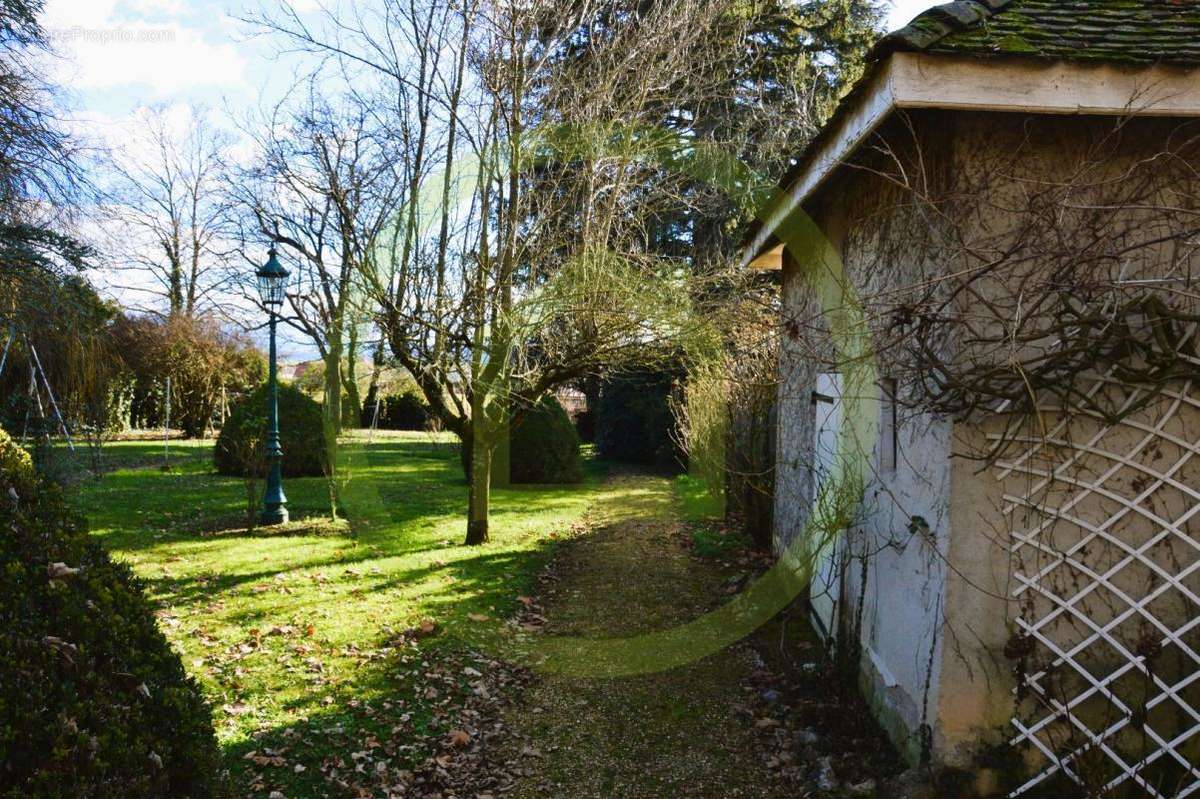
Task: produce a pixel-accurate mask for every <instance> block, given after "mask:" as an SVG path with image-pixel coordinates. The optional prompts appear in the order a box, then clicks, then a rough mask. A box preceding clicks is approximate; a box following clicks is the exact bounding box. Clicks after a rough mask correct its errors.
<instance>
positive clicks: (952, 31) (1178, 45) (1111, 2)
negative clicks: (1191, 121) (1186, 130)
mask: <svg viewBox="0 0 1200 799" xmlns="http://www.w3.org/2000/svg"><path fill="white" fill-rule="evenodd" d="M898 50H901V51H921V52H927V53H948V54H959V55H979V56H985V55H1005V54H1013V55H1023V56H1029V55H1036V56H1042V57H1045V58H1055V59H1066V60H1091V61H1125V62H1141V63H1148V62H1166V63H1178V64H1200V0H1067V2H1063V1H1062V0H958V1H957V2H954V3H948V4H947V5H944V6H938V7H936V8H932V9H930V10H929V11H926V12H925V13H923V14H921V15H920V16H918V17H917V18H916V19H914V20H913V21H912V22H911V23H909V25H908V26H907V27H904V28H901V29H900V30H898V31H896V32H894V33H892V34H889V35H888V36H885V37H884V38H883V39H881V40H880V42H879V44H877V45H876V46H875V49H874V50H873V56H874V58H876V59H879V58H883V57H885V56H887V55H888V54H890V53H893V52H896V51H898Z"/></svg>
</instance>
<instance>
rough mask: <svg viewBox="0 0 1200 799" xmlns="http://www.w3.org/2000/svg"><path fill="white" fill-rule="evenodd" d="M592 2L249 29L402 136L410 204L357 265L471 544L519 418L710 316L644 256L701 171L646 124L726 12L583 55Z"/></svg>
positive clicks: (447, 7)
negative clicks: (418, 400) (448, 438)
mask: <svg viewBox="0 0 1200 799" xmlns="http://www.w3.org/2000/svg"><path fill="white" fill-rule="evenodd" d="M601 5H603V4H593V3H579V4H574V5H566V6H564V5H562V4H556V3H552V2H549V0H536V1H535V2H532V3H526V4H521V5H519V6H518V5H515V4H507V3H504V4H502V3H492V2H475V3H467V4H453V3H445V2H439V1H438V0H429V1H428V2H422V3H417V2H400V0H384V2H381V3H379V4H376V5H372V6H370V7H368V8H367V9H360V10H358V11H356V12H355V13H353V14H346V13H339V12H338V11H337V10H327V11H326V12H325V16H324V19H323V21H322V22H320V23H312V22H311V21H310V20H311V18H302V17H301V16H300V15H298V14H296V13H294V12H293V11H292V10H291V9H290V7H288V6H287V5H286V4H285V5H282V6H281V7H280V8H279V10H278V12H277V13H275V14H274V15H268V16H267V17H264V18H261V19H259V20H257V23H258V24H259V25H260V26H262V27H263V28H265V29H266V30H269V31H272V32H275V33H276V34H280V35H282V36H284V37H286V40H287V41H288V43H289V45H290V46H292V47H299V48H301V49H307V50H309V51H312V52H315V53H319V54H322V55H324V56H327V57H329V58H330V61H331V63H334V64H336V65H337V66H338V67H339V68H340V69H341V70H342V73H343V74H344V75H347V76H351V75H352V76H354V80H353V85H354V87H355V91H356V92H359V93H361V94H364V95H365V94H367V93H370V97H371V101H370V103H369V105H370V107H371V108H373V109H375V116H376V119H377V121H378V125H379V128H380V130H382V131H385V132H386V135H387V136H388V137H389V139H390V140H391V141H393V142H394V145H395V146H394V149H395V152H396V158H395V169H396V172H397V182H398V184H399V185H401V186H402V187H403V188H404V196H403V198H402V199H403V204H402V205H401V208H400V210H399V212H398V213H397V214H396V216H395V217H394V220H393V222H394V223H393V224H392V225H391V226H390V227H389V228H388V229H387V230H386V231H382V232H381V235H380V236H379V237H378V239H377V242H376V248H375V253H376V257H375V258H373V259H369V260H367V261H365V262H364V263H363V266H364V267H367V268H365V269H362V270H360V275H361V278H362V281H363V288H364V290H365V291H366V292H367V294H368V295H369V297H370V299H371V301H372V303H373V304H375V305H377V307H378V320H377V322H378V325H379V327H380V330H381V332H382V334H383V336H384V338H385V339H386V341H387V342H388V346H389V348H390V350H391V353H392V356H393V357H394V359H395V360H396V361H397V362H398V363H399V364H400V365H402V366H404V367H405V368H406V369H407V370H408V371H409V372H411V373H412V374H413V376H414V378H415V379H416V381H417V383H418V385H419V386H420V387H421V389H422V391H423V393H424V395H425V397H426V399H427V400H428V402H429V403H430V405H431V407H432V409H433V412H434V414H435V415H436V416H437V417H438V419H439V420H440V421H441V422H442V424H443V425H444V426H445V428H446V429H448V430H451V431H453V432H454V433H456V434H457V435H458V436H459V437H460V439H461V440H462V441H463V444H464V451H465V452H467V453H469V455H470V463H469V466H470V468H469V471H470V478H471V494H470V510H469V522H468V534H467V541H468V543H472V544H475V543H481V542H483V541H486V540H487V536H488V506H489V499H490V497H489V491H490V485H491V474H492V470H493V457H494V454H495V453H497V452H501V453H502V452H503V443H504V440H505V438H506V435H505V432H506V429H507V428H506V423H507V420H508V419H509V417H510V416H511V414H512V413H514V412H517V413H519V412H520V410H521V408H522V407H525V406H526V405H527V404H528V403H531V402H533V401H536V399H538V398H539V397H540V396H541V395H543V394H544V393H545V392H548V391H550V390H553V389H554V388H555V387H557V386H559V385H562V384H564V383H567V382H570V381H572V380H576V379H579V378H580V377H583V376H586V375H588V374H592V373H594V372H596V371H597V370H599V369H601V368H620V367H622V366H630V365H633V364H636V363H644V362H646V361H653V360H655V359H658V358H661V357H664V355H666V354H668V353H674V352H677V351H678V350H680V349H685V348H686V347H687V341H688V340H689V338H690V337H691V336H692V334H694V333H696V334H701V333H702V331H703V330H706V329H707V328H708V320H707V319H706V318H705V315H704V314H703V313H695V309H696V305H697V303H698V302H701V301H702V300H699V299H698V298H701V297H703V296H704V294H705V292H703V291H701V290H698V287H697V286H696V285H695V284H694V283H692V282H691V280H690V278H689V273H688V270H687V269H682V270H681V269H680V268H679V267H680V266H682V264H681V263H680V262H679V260H678V259H675V258H671V257H665V258H664V257H663V255H662V254H661V253H660V252H658V251H656V249H655V247H654V241H655V237H656V234H657V232H658V224H659V222H660V220H661V219H662V218H663V215H664V214H663V211H664V209H666V208H675V207H678V205H679V204H680V203H681V202H683V203H686V202H687V199H686V195H685V192H684V190H683V189H684V187H685V186H686V185H687V184H688V183H689V182H692V181H694V180H695V179H696V178H695V177H694V176H691V177H688V176H687V175H686V170H680V169H678V168H676V169H674V170H672V169H669V168H665V167H666V165H667V164H669V163H670V162H671V161H672V159H683V158H686V157H687V156H686V153H685V152H684V150H685V149H686V148H680V147H674V143H676V137H674V136H672V135H670V134H669V132H668V134H667V135H664V136H657V135H646V132H645V131H644V130H642V126H643V125H646V124H650V125H653V124H655V123H657V122H658V121H659V120H661V119H662V109H663V105H664V103H670V102H675V101H677V100H678V97H677V96H675V95H671V94H664V92H673V91H684V90H681V89H679V88H678V87H679V86H680V85H682V86H685V87H696V89H695V90H697V91H700V90H701V89H700V88H699V87H702V86H704V85H705V84H706V81H705V80H704V79H703V77H701V78H700V79H696V80H693V79H692V76H693V75H694V74H695V73H696V72H697V69H696V65H697V64H705V63H707V61H706V59H707V58H708V56H711V55H712V53H711V52H708V50H706V48H712V47H713V46H714V45H713V42H714V39H713V37H712V36H710V35H707V33H711V31H712V29H713V25H714V24H715V21H716V20H717V19H719V18H720V17H721V14H722V12H723V11H724V10H725V5H724V4H722V3H700V2H687V3H681V4H660V5H657V6H656V7H655V8H653V9H651V10H650V11H648V12H647V13H646V14H645V15H639V14H631V15H625V16H620V17H618V18H615V19H613V20H610V24H612V25H614V26H616V27H617V28H619V29H620V30H619V35H616V36H613V37H610V38H609V39H608V40H606V41H605V42H603V43H601V42H597V44H596V46H595V47H596V49H595V52H594V53H592V54H591V57H589V58H585V59H566V58H564V57H563V54H564V53H565V52H567V51H568V50H569V49H570V47H569V44H570V42H572V41H574V40H575V39H576V38H577V37H578V36H579V34H580V31H581V30H583V29H584V27H585V26H587V25H588V24H590V22H591V21H592V20H591V15H594V14H595V13H596V11H597V9H598V8H599V7H600V6H601ZM699 72H700V73H701V75H702V76H703V73H704V70H703V69H700V70H699ZM368 87H369V88H368ZM691 90H692V89H686V91H691ZM593 95H594V96H595V98H596V99H595V100H594V102H593V101H592V100H591V99H590V98H591V97H592V96H593ZM660 133H661V131H660ZM672 147H674V152H673V153H672V152H668V151H670V150H672ZM581 178H582V179H581ZM500 469H501V470H502V471H503V469H504V465H503V463H501V464H500Z"/></svg>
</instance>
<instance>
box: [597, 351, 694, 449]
mask: <svg viewBox="0 0 1200 799" xmlns="http://www.w3.org/2000/svg"><path fill="white" fill-rule="evenodd" d="M676 379H677V377H676V375H675V374H673V373H672V372H668V371H663V372H639V373H633V374H625V375H617V376H614V377H612V378H610V379H609V380H607V381H605V383H604V385H603V386H602V387H601V389H600V403H599V408H597V410H596V419H595V425H596V454H597V455H599V456H600V457H601V458H603V459H605V460H612V461H622V462H626V463H640V464H650V465H655V466H659V467H671V468H679V467H680V466H681V465H682V464H683V463H684V461H685V458H684V455H683V453H682V451H681V449H680V447H679V443H678V442H677V441H676V437H675V430H676V423H675V414H674V412H673V411H672V410H671V395H672V392H673V391H674V390H675V383H676Z"/></svg>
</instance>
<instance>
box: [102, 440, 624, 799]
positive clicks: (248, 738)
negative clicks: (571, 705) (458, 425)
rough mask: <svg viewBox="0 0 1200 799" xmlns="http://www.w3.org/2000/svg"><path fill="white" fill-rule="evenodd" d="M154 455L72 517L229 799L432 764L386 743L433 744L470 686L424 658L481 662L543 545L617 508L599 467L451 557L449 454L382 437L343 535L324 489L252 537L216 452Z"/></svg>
mask: <svg viewBox="0 0 1200 799" xmlns="http://www.w3.org/2000/svg"><path fill="white" fill-rule="evenodd" d="M162 450H163V444H162V442H117V443H113V444H111V445H110V446H109V447H108V449H107V451H106V455H105V458H106V462H107V463H108V465H109V466H110V468H112V469H113V470H112V471H110V472H108V473H107V474H106V475H105V476H104V477H103V478H102V479H101V480H99V481H93V480H91V479H85V480H83V481H82V482H81V483H80V485H79V489H78V502H79V505H80V507H81V508H82V509H83V510H84V511H85V513H86V514H87V516H88V518H89V520H90V522H91V527H92V530H93V533H94V535H96V536H97V537H98V538H99V539H100V540H101V541H102V542H103V543H104V545H105V546H106V547H107V548H108V549H109V550H110V551H111V552H113V553H114V554H115V555H116V556H117V557H118V558H121V559H123V560H125V561H127V562H128V563H129V564H131V566H132V567H133V568H134V570H135V571H136V572H137V573H138V574H139V575H140V576H141V577H142V578H143V579H144V581H145V583H146V587H147V591H148V593H149V594H150V596H151V597H152V598H153V599H154V601H155V602H156V603H157V605H158V607H159V619H160V625H161V627H162V629H163V630H164V631H165V632H166V634H167V635H168V637H169V638H170V640H171V641H172V643H173V644H174V645H175V647H176V648H177V649H178V650H179V652H180V653H181V655H182V656H183V661H184V665H185V667H186V668H187V669H188V671H189V672H190V673H191V674H193V675H194V676H195V677H196V678H197V679H198V680H199V681H200V682H201V684H202V685H203V686H204V688H205V691H206V693H207V695H208V696H209V699H210V701H211V704H212V706H213V710H214V720H215V722H216V727H217V733H218V737H219V739H220V742H221V745H222V748H223V750H224V752H225V753H226V756H227V757H226V762H227V765H228V768H229V769H230V771H231V779H232V781H233V784H234V787H235V789H236V790H237V793H238V795H260V796H266V795H267V794H268V793H270V791H273V790H278V791H280V792H282V793H283V794H284V795H285V796H286V797H289V799H290V798H291V797H298V796H321V795H339V791H340V790H341V789H340V788H339V786H341V787H342V788H345V786H347V785H352V784H353V783H354V780H352V779H349V778H348V777H346V776H344V772H349V773H350V775H353V774H354V771H355V768H356V765H357V766H359V769H358V770H359V771H361V763H358V762H357V761H358V760H359V759H360V758H359V757H357V755H362V753H363V752H367V753H368V754H369V755H370V757H367V758H365V759H366V760H369V761H371V762H375V761H378V760H383V761H385V762H387V763H388V766H387V768H394V767H396V766H397V765H403V763H404V761H406V760H411V761H414V762H415V761H416V760H418V759H420V758H421V757H423V756H425V755H426V754H427V753H426V752H423V751H422V749H421V747H420V746H415V745H414V746H407V747H406V746H395V745H393V744H388V743H386V742H388V741H396V740H412V741H416V742H419V741H420V740H421V739H422V738H424V737H432V736H437V735H445V734H446V733H447V732H448V730H447V729H446V728H445V726H444V725H446V724H448V723H449V720H448V719H447V718H446V716H447V713H446V710H445V705H446V701H447V696H446V693H447V692H450V693H453V692H454V691H455V690H468V683H469V675H470V674H471V673H472V671H473V670H472V669H471V668H467V669H466V670H465V672H464V674H465V675H466V676H460V677H456V678H455V679H456V680H457V683H458V684H457V685H449V686H447V685H445V684H444V683H445V682H446V680H445V676H444V675H442V682H440V683H438V687H437V688H434V687H432V686H430V685H425V684H423V683H424V682H426V674H427V670H428V669H430V668H432V667H431V666H430V662H429V661H428V660H426V659H425V658H427V657H433V656H435V655H436V654H437V653H438V652H446V651H453V652H456V653H459V656H462V653H466V655H465V656H466V657H474V658H476V659H477V660H478V661H479V663H480V664H483V663H485V662H486V660H487V651H488V650H487V647H488V645H489V643H495V642H499V641H501V640H503V639H505V638H506V637H509V636H512V635H513V634H514V633H513V630H514V626H513V625H511V624H507V623H505V620H506V619H508V618H509V617H510V616H511V615H512V613H513V611H514V608H515V606H516V605H517V598H518V597H519V596H521V595H523V594H524V593H526V592H527V591H528V590H529V587H530V586H531V584H532V582H533V579H534V577H535V575H536V573H537V572H538V571H539V570H540V568H541V567H542V565H543V564H544V563H545V561H546V560H547V558H548V557H549V554H550V548H551V546H552V544H553V541H554V540H555V539H556V538H560V537H564V536H566V535H569V534H570V532H571V531H572V528H573V526H576V525H577V524H578V523H579V520H580V519H581V517H582V516H583V514H584V512H585V510H586V509H587V508H588V506H589V505H590V504H591V503H592V502H594V501H596V500H598V499H601V498H606V499H614V498H616V499H619V497H615V496H610V495H615V494H616V493H619V492H620V491H621V490H622V488H621V487H620V485H619V484H612V483H608V482H606V481H604V480H603V479H602V477H603V475H602V474H601V469H600V468H599V467H598V466H597V465H595V464H594V463H589V466H588V470H587V472H588V476H587V479H586V481H585V483H584V484H583V485H581V486H571V487H559V488H554V487H521V488H513V489H509V490H498V491H496V492H494V493H493V497H494V506H493V517H492V528H491V529H492V539H493V540H492V542H491V543H489V544H488V545H486V546H484V547H480V548H469V547H464V546H461V545H460V541H461V539H462V537H463V534H464V531H465V521H464V517H465V510H466V483H465V481H464V479H463V477H462V473H461V469H460V467H459V465H458V456H457V450H456V448H455V445H454V443H453V442H452V441H451V440H449V439H448V438H445V437H442V438H431V437H430V436H428V435H424V434H383V435H376V436H375V438H374V439H373V440H372V441H371V442H370V443H368V442H367V441H366V440H365V439H363V438H357V439H349V440H348V441H347V442H346V444H345V445H344V446H343V450H344V452H345V469H344V473H345V474H347V475H348V481H347V483H346V485H345V486H344V487H343V489H342V506H343V508H344V512H345V516H346V517H347V520H348V523H345V522H343V523H339V524H334V523H332V522H331V521H330V520H329V519H328V489H327V486H326V484H325V481H324V480H322V479H316V478H314V479H292V480H288V481H286V483H285V490H286V492H287V495H288V499H289V508H290V510H291V513H292V519H293V521H292V523H290V524H289V525H287V526H286V527H283V528H268V529H259V530H247V529H246V527H245V496H246V490H245V486H244V483H243V482H242V481H241V480H238V479H234V478H226V477H221V476H219V475H217V474H215V473H214V471H213V470H212V466H211V460H210V456H211V445H210V444H206V443H203V442H182V443H181V442H172V450H173V451H172V458H171V464H172V468H171V469H170V470H169V471H168V470H164V469H163V468H162V462H163V454H162ZM451 682H454V680H451ZM439 692H440V693H439ZM381 741H383V742H385V743H383V744H381V743H380V742H381ZM363 747H366V748H365V749H364V748H363ZM376 747H379V748H380V751H378V752H376V751H374V749H375V748H376ZM384 752H386V755H387V756H386V757H385V756H384ZM352 754H353V755H356V756H352ZM376 766H377V763H376ZM339 771H342V772H343V775H341V776H339V775H338V772H339ZM331 772H332V773H333V774H334V778H332V779H331V778H330V773H331ZM341 792H342V793H349V795H353V791H350V790H349V789H346V790H341Z"/></svg>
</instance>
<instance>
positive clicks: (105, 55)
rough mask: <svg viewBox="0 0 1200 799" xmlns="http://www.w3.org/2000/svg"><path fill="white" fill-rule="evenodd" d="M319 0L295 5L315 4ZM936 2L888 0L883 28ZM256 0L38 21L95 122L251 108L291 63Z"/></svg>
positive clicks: (143, 4)
mask: <svg viewBox="0 0 1200 799" xmlns="http://www.w3.org/2000/svg"><path fill="white" fill-rule="evenodd" d="M316 4H317V0H300V1H299V2H296V3H294V5H296V6H298V7H300V8H301V9H302V10H303V9H304V7H306V6H307V7H308V8H310V9H311V8H315V7H316ZM933 4H934V3H933V2H931V0H896V2H895V5H894V7H893V8H892V11H891V14H890V16H889V20H888V22H889V25H888V26H889V28H896V27H899V26H900V25H903V24H904V23H905V22H906V21H907V20H908V19H910V18H911V17H913V16H914V15H915V14H917V13H918V12H920V11H921V10H923V9H924V8H927V7H929V6H931V5H933ZM257 7H258V2H257V1H256V0H241V2H238V0H49V3H48V4H47V13H46V16H45V24H46V27H47V28H49V29H50V30H51V31H52V33H54V34H55V35H56V41H57V43H58V49H59V51H60V52H61V53H62V55H63V56H64V58H63V63H62V64H60V67H61V76H62V81H63V83H64V84H65V85H67V86H68V87H69V88H70V90H71V92H72V94H73V95H74V99H75V104H76V106H77V107H78V109H79V110H80V112H81V113H82V114H83V115H84V116H85V117H86V118H88V119H90V120H93V121H96V122H98V123H101V124H103V122H104V121H105V120H108V119H113V120H116V119H121V118H123V117H126V116H128V114H130V113H131V112H132V111H133V110H134V109H136V108H137V107H138V106H141V105H147V104H152V103H166V104H168V105H169V104H173V103H179V102H202V103H206V104H208V105H210V106H213V107H216V108H220V107H223V106H225V105H229V106H230V107H231V108H233V109H238V108H241V107H245V106H248V105H252V104H254V103H256V102H257V100H258V99H259V96H260V93H261V94H264V95H267V96H268V97H269V96H270V95H271V94H272V93H274V92H279V91H282V90H283V89H284V88H285V87H286V86H287V85H289V84H290V82H291V77H292V75H293V72H294V71H295V70H296V69H297V67H298V66H299V64H298V62H297V61H296V60H295V59H290V58H287V57H284V58H282V59H280V58H278V57H276V54H275V52H274V48H273V46H272V45H271V43H270V42H268V41H265V40H263V39H259V38H254V37H252V36H250V35H249V31H248V30H247V28H246V26H245V25H243V24H242V23H241V22H240V21H239V19H238V17H240V16H244V15H246V14H249V13H251V12H253V11H254V9H255V8H257Z"/></svg>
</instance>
